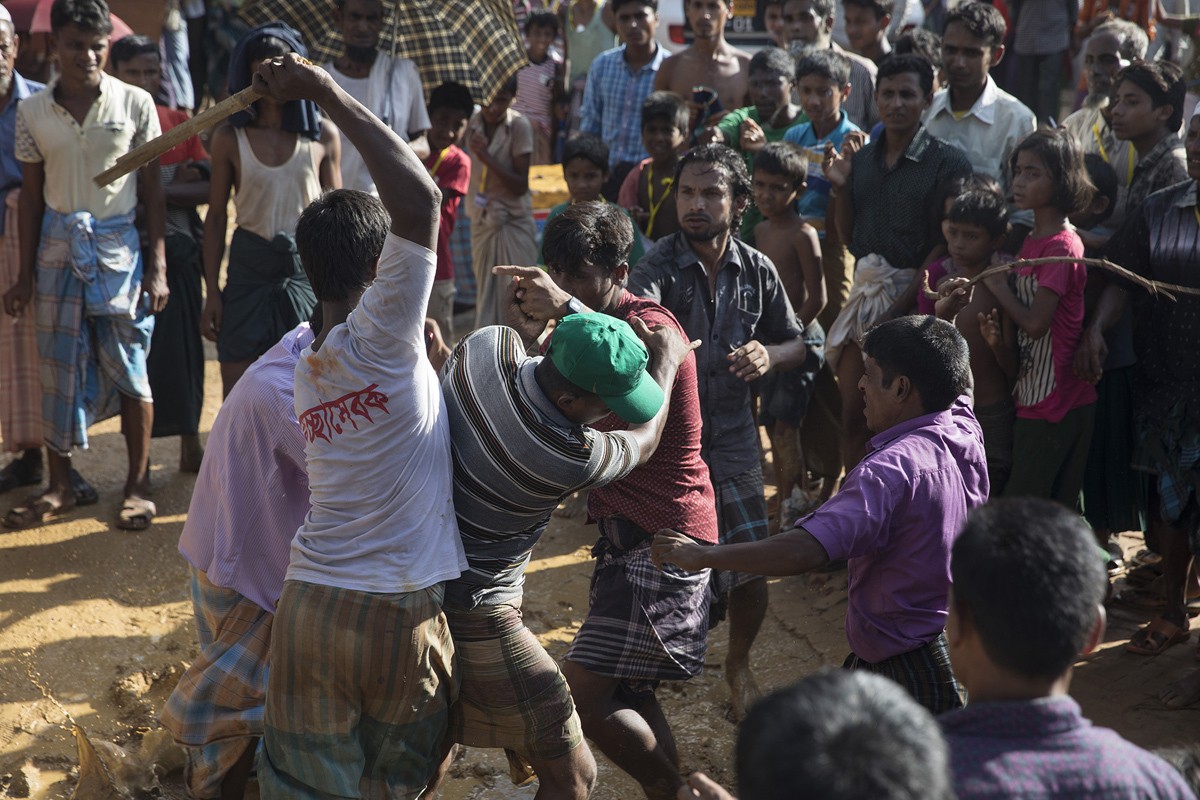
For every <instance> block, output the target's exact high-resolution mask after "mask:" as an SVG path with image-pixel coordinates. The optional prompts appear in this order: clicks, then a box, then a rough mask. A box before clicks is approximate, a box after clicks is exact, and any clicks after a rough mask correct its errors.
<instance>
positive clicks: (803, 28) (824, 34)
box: [783, 0, 832, 47]
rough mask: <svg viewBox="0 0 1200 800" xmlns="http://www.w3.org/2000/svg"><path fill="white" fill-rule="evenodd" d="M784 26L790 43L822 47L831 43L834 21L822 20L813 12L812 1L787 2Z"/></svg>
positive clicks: (785, 34)
mask: <svg viewBox="0 0 1200 800" xmlns="http://www.w3.org/2000/svg"><path fill="white" fill-rule="evenodd" d="M783 26H784V36H785V37H786V38H787V40H788V42H802V43H804V44H809V45H814V46H818V47H821V46H824V45H826V44H828V43H829V33H830V31H831V30H832V20H830V19H821V17H820V16H819V15H818V14H817V12H816V11H814V10H813V4H812V0H785V2H784V4H783Z"/></svg>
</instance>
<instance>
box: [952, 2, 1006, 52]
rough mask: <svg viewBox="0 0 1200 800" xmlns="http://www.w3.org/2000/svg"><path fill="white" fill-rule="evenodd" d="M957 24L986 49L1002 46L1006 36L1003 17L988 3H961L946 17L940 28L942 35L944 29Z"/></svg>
mask: <svg viewBox="0 0 1200 800" xmlns="http://www.w3.org/2000/svg"><path fill="white" fill-rule="evenodd" d="M955 22H957V23H958V24H959V25H962V26H963V27H964V28H966V29H967V33H969V34H971V35H972V36H974V37H975V38H976V39H979V40H980V41H982V42H983V43H984V45H986V46H987V47H998V46H1000V45H1002V44H1004V37H1005V36H1006V35H1007V34H1008V25H1006V24H1005V22H1004V15H1003V14H1001V13H1000V10H999V9H997V8H996V7H995V6H993V5H991V4H990V3H977V2H970V3H962V4H960V5H958V6H955V8H954V10H953V11H951V12H950V13H949V14H947V15H946V24H945V25H943V26H942V35H943V36H945V35H946V29H947V28H949V27H950V26H951V25H952V24H954V23H955Z"/></svg>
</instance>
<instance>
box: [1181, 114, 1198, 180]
mask: <svg viewBox="0 0 1200 800" xmlns="http://www.w3.org/2000/svg"><path fill="white" fill-rule="evenodd" d="M1183 149H1184V151H1185V152H1186V153H1187V172H1188V177H1189V178H1191V179H1192V180H1194V181H1200V117H1192V119H1191V121H1190V122H1188V128H1187V138H1186V139H1185V140H1184V143H1183Z"/></svg>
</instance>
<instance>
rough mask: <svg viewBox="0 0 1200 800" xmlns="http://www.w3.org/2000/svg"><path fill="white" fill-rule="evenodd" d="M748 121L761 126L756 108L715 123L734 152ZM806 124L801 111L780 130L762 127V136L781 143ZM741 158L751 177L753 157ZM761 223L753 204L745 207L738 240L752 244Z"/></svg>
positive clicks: (735, 111)
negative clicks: (756, 228) (784, 136)
mask: <svg viewBox="0 0 1200 800" xmlns="http://www.w3.org/2000/svg"><path fill="white" fill-rule="evenodd" d="M748 119H752V120H754V121H755V122H757V123H759V126H760V127H761V126H762V120H761V119H759V117H758V106H746V107H745V108H737V109H734V110H733V111H730V112H729V113H728V114H726V115H725V116H723V117H721V121H720V122H718V123H717V130H719V131H720V132H721V135H722V136H724V137H725V144H727V145H729V146H730V147H732V148H733V149H734V150H737V151H739V152H741V149H742V148H741V147H740V146H739V144H738V143H739V142H740V141H741V138H742V130H741V129H742V123H743V122H745V121H746V120H748ZM805 122H808V114H805V113H804V112H803V111H801V112H800V116H798V117H796V119H794V120H793V121H792V122H791V124H790V125H784V126H783V127H782V128H766V127H763V134H764V135H765V136H766V137H767V142H768V143H770V142H780V141H783V135H784V134H785V133H787V132H788V131H789V130H791V129H792V128H793V127H795V126H797V125H801V124H803V123H805ZM742 157H743V158H745V159H746V171H747V172H749V173H750V174H751V175H752V176H753V174H754V156H753V155H752V154H750V153H743V154H742ZM762 221H763V215H762V214H760V213H759V211H758V209H757V208H755V206H754V203H753V202H751V203H750V205H748V206H746V213H745V214H743V215H742V227H741V232H740V234H739V235H740V238H741V240H742V241H743V242H746V243H747V244H753V242H754V226H755V225H757V224H758V223H760V222H762Z"/></svg>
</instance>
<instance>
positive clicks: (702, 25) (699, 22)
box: [683, 0, 731, 41]
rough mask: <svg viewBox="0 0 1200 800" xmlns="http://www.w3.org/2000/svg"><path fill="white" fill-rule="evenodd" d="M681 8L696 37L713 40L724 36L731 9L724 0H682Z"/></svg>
mask: <svg viewBox="0 0 1200 800" xmlns="http://www.w3.org/2000/svg"><path fill="white" fill-rule="evenodd" d="M683 9H684V13H685V14H686V15H687V21H688V24H689V25H691V26H692V34H693V35H694V36H695V37H696V38H697V39H704V40H705V41H714V40H716V39H720V38H721V37H722V36H724V34H725V23H726V22H728V21H729V14H730V11H731V9H730V8H729V6H727V5H725V0H684V2H683Z"/></svg>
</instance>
